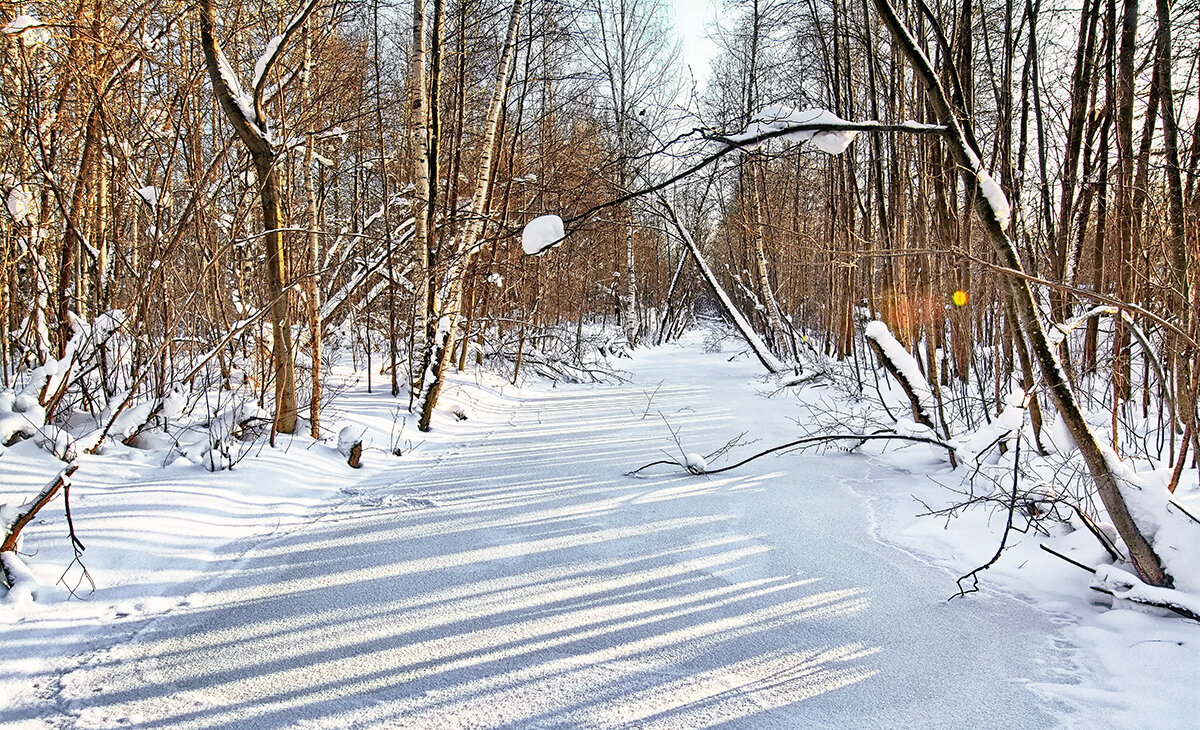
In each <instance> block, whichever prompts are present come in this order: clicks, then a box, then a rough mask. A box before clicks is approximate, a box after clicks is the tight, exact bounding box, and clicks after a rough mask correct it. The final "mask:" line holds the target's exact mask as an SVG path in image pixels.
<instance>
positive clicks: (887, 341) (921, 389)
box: [864, 320, 934, 423]
mask: <svg viewBox="0 0 1200 730" xmlns="http://www.w3.org/2000/svg"><path fill="white" fill-rule="evenodd" d="M864 334H866V336H867V337H869V338H870V339H871V340H873V341H874V342H875V343H876V344H877V345H879V347H880V349H881V350H883V353H884V355H886V356H887V358H888V360H891V361H892V364H893V365H895V366H896V369H897V370H899V371H900V374H901V375H902V376H904V379H905V380H907V381H908V384H909V385H910V386H912V389H913V391H914V393H915V394H916V396H917V401H918V402H919V403H920V408H921V411H922V413H923V414H924V416H925V418H926V419H927V420H929V422H930V423H933V416H932V414H933V412H934V411H933V408H932V406H933V391H931V390H930V389H929V383H928V381H926V380H925V376H924V375H922V374H921V366H920V365H918V364H917V361H916V358H914V357H913V356H912V355H911V354H909V352H908V350H906V349H904V345H901V344H900V342H899V340H897V339H896V338H895V337H893V336H892V333H891V332H890V331H888V327H887V325H886V324H884V323H883V322H881V321H879V320H874V321H872V322H868V323H867V326H866V329H865V331H864Z"/></svg>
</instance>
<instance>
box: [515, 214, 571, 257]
mask: <svg viewBox="0 0 1200 730" xmlns="http://www.w3.org/2000/svg"><path fill="white" fill-rule="evenodd" d="M564 236H565V234H564V233H563V220H562V218H560V217H558V216H557V215H554V214H550V215H543V216H538V217H537V218H534V219H533V220H531V221H529V222H528V223H526V224H525V227H524V228H523V229H521V250H522V251H524V252H525V255H527V256H540V255H541V254H544V253H545V252H547V251H549V250H550V249H551V248H553V247H554V246H556V245H558V244H559V243H562V240H563V238H564Z"/></svg>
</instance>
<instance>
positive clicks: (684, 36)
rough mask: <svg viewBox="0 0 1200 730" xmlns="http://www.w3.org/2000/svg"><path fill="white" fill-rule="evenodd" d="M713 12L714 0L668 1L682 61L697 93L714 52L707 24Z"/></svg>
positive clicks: (711, 18) (710, 21)
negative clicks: (681, 48) (688, 70)
mask: <svg viewBox="0 0 1200 730" xmlns="http://www.w3.org/2000/svg"><path fill="white" fill-rule="evenodd" d="M715 14H716V1H715V0H671V16H672V20H673V22H674V23H675V32H676V33H678V34H679V38H680V41H681V42H682V47H683V64H684V66H685V67H686V68H688V69H690V75H691V77H692V78H693V79H694V80H695V83H696V92H697V93H703V91H704V85H705V83H707V81H708V71H709V64H710V62H711V61H712V58H713V56H714V55H716V52H717V44H716V43H714V42H713V41H712V40H711V39H710V38H709V37H708V35H709V29H708V26H709V25H710V24H711V23H712V22H713V20H714V18H715Z"/></svg>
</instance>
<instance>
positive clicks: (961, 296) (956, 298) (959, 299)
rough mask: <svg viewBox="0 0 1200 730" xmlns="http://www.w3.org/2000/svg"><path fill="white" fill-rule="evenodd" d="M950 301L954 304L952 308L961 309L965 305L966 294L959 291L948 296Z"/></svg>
mask: <svg viewBox="0 0 1200 730" xmlns="http://www.w3.org/2000/svg"><path fill="white" fill-rule="evenodd" d="M950 301H952V302H954V306H956V307H961V306H963V305H965V304H966V303H967V293H966V292H965V291H963V290H962V289H959V290H958V291H956V292H954V293H953V294H951V295H950Z"/></svg>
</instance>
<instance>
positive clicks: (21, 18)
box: [3, 15, 50, 46]
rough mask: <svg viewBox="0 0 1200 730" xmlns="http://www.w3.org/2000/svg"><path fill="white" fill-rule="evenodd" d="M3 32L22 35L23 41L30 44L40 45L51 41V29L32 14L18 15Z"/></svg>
mask: <svg viewBox="0 0 1200 730" xmlns="http://www.w3.org/2000/svg"><path fill="white" fill-rule="evenodd" d="M3 32H4V33H5V34H6V35H19V36H21V42H22V43H24V44H25V45H28V46H40V45H43V44H45V43H49V42H50V29H49V28H48V27H47V26H46V24H45V23H43V22H42V21H41V20H40V19H38V18H36V17H34V16H32V15H18V16H17V17H15V18H13V19H12V22H10V23H9V24H8V25H6V26H4V31H3Z"/></svg>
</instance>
